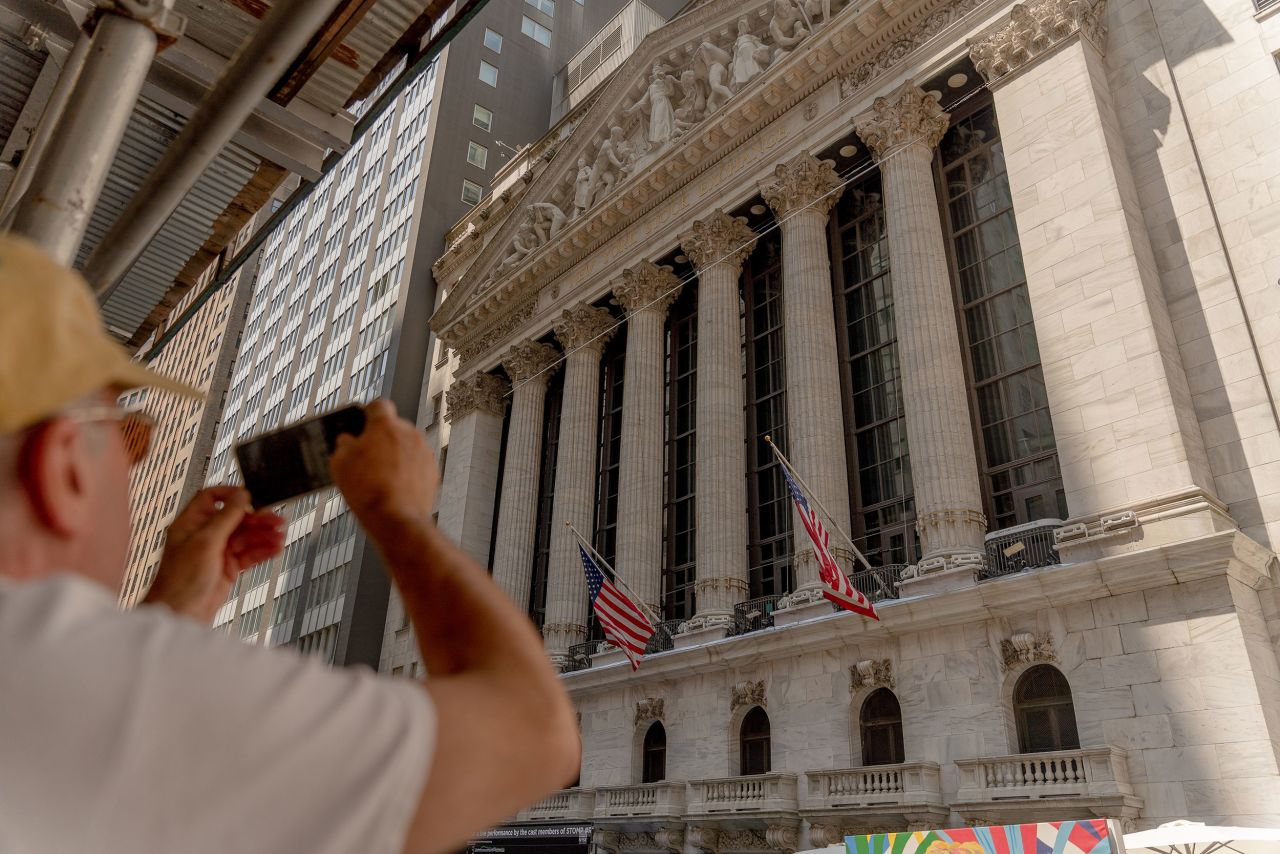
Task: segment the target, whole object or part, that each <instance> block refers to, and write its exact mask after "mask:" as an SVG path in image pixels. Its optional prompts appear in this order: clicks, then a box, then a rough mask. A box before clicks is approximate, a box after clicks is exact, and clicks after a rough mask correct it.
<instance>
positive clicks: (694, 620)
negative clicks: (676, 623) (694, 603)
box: [676, 614, 733, 635]
mask: <svg viewBox="0 0 1280 854" xmlns="http://www.w3.org/2000/svg"><path fill="white" fill-rule="evenodd" d="M732 625H733V618H732V617H730V616H729V615H727V614H699V615H698V616H696V617H690V618H689V619H687V620H685V621H684V622H683V623H681V624H680V628H679V629H677V630H676V634H678V635H688V634H693V633H694V632H700V631H702V630H703V629H721V628H729V627H730V626H732Z"/></svg>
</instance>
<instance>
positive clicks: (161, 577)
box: [143, 486, 284, 623]
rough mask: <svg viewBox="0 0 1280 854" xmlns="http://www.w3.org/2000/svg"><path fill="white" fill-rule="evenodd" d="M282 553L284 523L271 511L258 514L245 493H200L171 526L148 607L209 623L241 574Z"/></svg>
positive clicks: (217, 490) (214, 489) (231, 489)
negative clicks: (158, 607)
mask: <svg viewBox="0 0 1280 854" xmlns="http://www.w3.org/2000/svg"><path fill="white" fill-rule="evenodd" d="M283 549H284V520H283V519H281V518H280V517H279V516H277V515H276V514H275V513H272V512H270V511H268V510H259V511H256V512H255V511H253V510H252V508H251V507H250V505H249V493H247V492H246V491H245V490H243V489H240V488H238V487H234V486H214V487H210V488H209V489H204V490H201V491H200V492H197V493H196V495H195V497H194V498H192V499H191V503H190V504H188V505H187V507H186V509H185V510H183V511H182V512H181V513H179V514H178V517H177V518H176V519H174V520H173V524H172V525H170V526H169V533H168V535H167V538H166V540H165V545H164V554H163V555H162V556H161V558H160V568H159V569H158V570H157V571H156V579H155V582H154V583H153V584H152V585H151V589H150V590H149V591H148V592H147V596H146V598H145V599H144V600H143V602H144V603H145V604H162V605H168V606H169V607H170V608H171V609H173V610H174V611H176V612H178V613H179V614H185V615H187V616H189V617H192V618H193V619H196V620H199V621H201V622H203V623H210V622H212V621H213V616H214V614H215V613H217V611H218V608H219V607H221V605H222V603H223V602H225V601H226V600H227V593H228V592H229V591H230V590H231V585H232V584H233V583H235V580H236V578H237V577H238V576H239V575H240V573H241V572H243V571H244V570H246V569H248V568H249V567H251V566H253V565H254V564H257V563H261V562H262V561H264V560H270V559H271V558H273V557H275V556H276V555H278V554H280V552H281V551H282V550H283Z"/></svg>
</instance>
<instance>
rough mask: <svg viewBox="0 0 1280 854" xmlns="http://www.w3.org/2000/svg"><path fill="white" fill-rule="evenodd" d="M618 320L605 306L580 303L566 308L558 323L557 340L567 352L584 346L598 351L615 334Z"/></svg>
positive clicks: (556, 329)
mask: <svg viewBox="0 0 1280 854" xmlns="http://www.w3.org/2000/svg"><path fill="white" fill-rule="evenodd" d="M616 324H617V320H616V319H615V318H614V316H613V315H612V314H610V313H609V312H608V311H606V310H605V309H603V308H596V307H595V306H592V305H587V304H586V303H580V304H578V305H575V306H573V307H572V308H566V309H565V310H564V313H563V314H562V315H561V316H560V322H559V323H557V324H556V328H555V333H556V340H558V341H559V342H560V345H561V346H562V347H564V349H565V352H566V353H568V352H569V351H571V350H579V349H582V348H587V347H589V348H593V349H595V350H597V351H599V350H601V349H603V348H604V345H605V344H606V343H607V342H608V340H609V338H610V337H611V336H612V335H613V330H614V327H615V326H616Z"/></svg>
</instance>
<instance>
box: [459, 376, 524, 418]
mask: <svg viewBox="0 0 1280 854" xmlns="http://www.w3.org/2000/svg"><path fill="white" fill-rule="evenodd" d="M508 388H509V386H508V385H507V382H506V380H504V379H502V378H501V377H495V376H494V375H493V374H472V375H471V376H469V377H465V378H464V379H460V380H454V382H453V385H451V386H449V390H448V391H447V392H446V395H447V396H448V401H449V402H448V406H447V407H446V408H445V416H444V419H445V421H448V422H449V423H450V424H452V423H454V422H455V421H459V420H461V419H463V418H465V417H467V416H468V415H470V414H471V413H472V412H475V411H476V410H480V411H481V412H487V413H489V414H490V415H496V416H498V417H499V418H501V417H502V415H503V413H504V412H505V411H506V403H507V401H506V394H507V389H508Z"/></svg>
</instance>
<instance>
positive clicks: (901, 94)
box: [853, 80, 951, 160]
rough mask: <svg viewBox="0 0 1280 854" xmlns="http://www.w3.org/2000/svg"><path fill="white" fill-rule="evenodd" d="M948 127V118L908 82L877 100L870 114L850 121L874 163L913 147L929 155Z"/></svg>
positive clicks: (931, 100) (921, 91) (939, 107)
mask: <svg viewBox="0 0 1280 854" xmlns="http://www.w3.org/2000/svg"><path fill="white" fill-rule="evenodd" d="M950 124H951V116H950V115H948V114H947V113H946V112H945V111H944V110H943V109H942V107H941V106H940V105H939V104H938V102H937V101H936V100H934V98H933V97H932V96H931V95H929V94H928V93H927V92H925V91H924V90H923V89H921V88H920V87H919V86H917V85H916V84H915V83H914V82H913V81H911V80H908V81H907V82H906V83H903V84H902V86H901V87H899V88H898V90H897V91H895V92H894V93H893V94H891V95H881V96H880V97H879V98H876V100H875V102H874V103H873V104H872V106H871V111H870V112H869V113H864V114H863V115H861V116H859V117H858V118H856V119H854V120H853V127H854V130H855V131H856V132H857V134H858V136H859V137H861V138H862V141H863V142H865V143H866V144H867V147H868V148H870V149H871V153H872V154H873V155H874V156H875V158H876V160H884V159H885V158H886V157H888V156H889V155H890V154H892V153H893V152H894V151H896V150H897V149H899V148H905V147H910V146H913V145H921V146H924V147H925V148H926V149H928V150H929V151H930V152H932V151H933V149H934V148H936V147H937V146H938V143H939V142H941V141H942V137H943V135H945V134H946V132H947V128H948V127H950Z"/></svg>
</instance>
